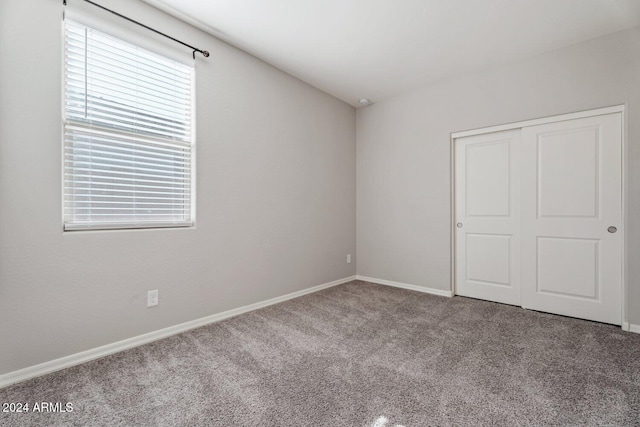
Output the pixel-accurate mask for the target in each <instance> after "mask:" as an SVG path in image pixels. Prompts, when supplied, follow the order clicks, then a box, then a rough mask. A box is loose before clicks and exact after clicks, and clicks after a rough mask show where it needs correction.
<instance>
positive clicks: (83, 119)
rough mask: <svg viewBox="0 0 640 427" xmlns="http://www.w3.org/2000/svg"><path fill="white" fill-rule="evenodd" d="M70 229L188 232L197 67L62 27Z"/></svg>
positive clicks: (66, 198) (81, 29)
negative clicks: (185, 229)
mask: <svg viewBox="0 0 640 427" xmlns="http://www.w3.org/2000/svg"><path fill="white" fill-rule="evenodd" d="M64 58H65V76H64V82H65V90H64V93H65V96H64V112H65V114H64V228H65V230H78V229H106V228H142V227H171V226H188V225H191V224H192V209H191V197H192V195H191V192H192V185H191V183H192V176H191V171H192V168H191V165H192V159H191V156H192V145H193V141H192V109H191V104H192V87H193V85H192V79H193V67H189V66H187V65H184V64H182V63H179V62H176V61H173V60H171V59H168V58H165V57H163V56H160V55H157V54H155V53H153V52H150V51H147V50H145V49H142V48H140V47H137V46H135V45H133V44H130V43H127V42H125V41H122V40H119V39H116V38H114V37H111V36H109V35H107V34H104V33H101V32H99V31H96V30H93V29H91V28H88V27H86V26H84V25H81V24H78V23H75V22H72V21H69V20H67V21H66V22H65V48H64Z"/></svg>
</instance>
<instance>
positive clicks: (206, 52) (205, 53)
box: [202, 50, 209, 58]
mask: <svg viewBox="0 0 640 427" xmlns="http://www.w3.org/2000/svg"><path fill="white" fill-rule="evenodd" d="M202 55H203V56H204V57H205V58H208V57H209V51H206V50H203V51H202Z"/></svg>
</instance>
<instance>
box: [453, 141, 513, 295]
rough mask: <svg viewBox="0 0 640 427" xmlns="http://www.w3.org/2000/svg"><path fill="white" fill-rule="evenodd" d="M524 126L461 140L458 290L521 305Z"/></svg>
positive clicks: (458, 161)
mask: <svg viewBox="0 0 640 427" xmlns="http://www.w3.org/2000/svg"><path fill="white" fill-rule="evenodd" d="M519 140H520V130H515V131H507V132H498V133H492V134H485V135H477V136H470V137H466V138H459V139H456V141H455V162H456V164H455V170H456V175H455V182H456V187H455V193H456V195H455V197H456V213H455V218H456V229H455V230H456V231H455V234H456V236H455V242H456V272H455V274H456V278H455V283H456V290H455V291H456V294H458V295H463V296H467V297H473V298H480V299H486V300H491V301H497V302H502V303H506V304H514V305H520V241H519V236H518V234H519V229H520V223H519V211H520V201H519V193H520V190H519V179H520V178H519V171H518V158H519V150H520V141H519Z"/></svg>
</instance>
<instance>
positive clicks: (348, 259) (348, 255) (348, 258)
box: [347, 254, 351, 264]
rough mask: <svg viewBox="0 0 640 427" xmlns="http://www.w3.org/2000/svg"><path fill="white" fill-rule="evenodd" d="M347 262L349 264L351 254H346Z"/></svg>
mask: <svg viewBox="0 0 640 427" xmlns="http://www.w3.org/2000/svg"><path fill="white" fill-rule="evenodd" d="M347 264H351V254H347Z"/></svg>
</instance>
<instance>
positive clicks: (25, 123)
mask: <svg viewBox="0 0 640 427" xmlns="http://www.w3.org/2000/svg"><path fill="white" fill-rule="evenodd" d="M79 3H80V2H79V0H75V1H74V0H72V1H71V2H70V5H72V6H73V5H78V4H79ZM102 3H103V4H105V5H106V6H110V7H113V8H115V9H117V10H123V11H126V12H127V14H129V15H130V16H132V17H133V18H137V19H140V20H142V21H144V22H145V23H149V24H151V25H154V26H157V27H158V28H162V29H165V30H166V31H167V32H169V33H171V34H172V35H175V36H177V37H179V38H183V39H184V40H186V41H188V42H190V43H193V44H194V45H196V46H199V47H202V48H206V49H208V50H209V51H211V57H210V58H209V59H202V58H199V59H198V60H197V68H196V70H197V71H196V73H197V83H196V84H197V221H196V223H197V225H196V228H194V229H169V230H142V231H108V232H104V231H103V232H73V233H63V232H62V195H61V167H62V162H61V158H62V157H61V146H62V143H61V85H62V75H61V70H62V65H61V58H62V46H61V25H62V22H61V16H62V9H63V7H62V1H60V0H20V1H1V2H0V343H1V344H0V347H1V348H2V350H1V351H0V374H3V373H7V372H10V371H13V370H17V369H19V368H23V367H27V366H31V365H34V364H37V363H40V362H45V361H49V360H52V359H55V358H58V357H61V356H65V355H69V354H73V353H76V352H79V351H82V350H86V349H90V348H94V347H97V346H100V345H104V344H108V343H112V342H114V341H118V340H121V339H124V338H128V337H132V336H136V335H140V334H143V333H146V332H150V331H154V330H157V329H161V328H164V327H168V326H171V325H176V324H179V323H181V322H185V321H189V320H193V319H197V318H200V317H203V316H207V315H211V314H214V313H218V312H222V311H225V310H229V309H232V308H236V307H240V306H243V305H247V304H250V303H254V302H258V301H262V300H265V299H269V298H273V297H276V296H280V295H284V294H287V293H290V292H294V291H297V290H301V289H305V288H308V287H311V286H314V285H318V284H322V283H326V282H329V281H333V280H336V279H341V278H344V277H348V276H350V275H353V274H355V267H354V266H355V264H346V261H345V256H346V254H348V253H351V254H353V255H354V256H355V245H356V237H355V227H356V225H355V200H356V194H355V112H354V109H353V108H352V107H351V106H349V105H347V104H345V103H343V102H341V101H339V100H337V99H335V98H333V97H331V96H329V95H327V94H325V93H323V92H320V91H319V90H317V89H315V88H313V87H311V86H309V85H307V84H305V83H303V82H301V81H299V80H297V79H295V78H293V77H291V76H289V75H287V74H285V73H283V72H281V71H279V70H277V69H275V68H273V67H271V66H269V65H267V64H265V63H264V62H262V61H259V60H257V59H256V58H254V57H252V56H249V55H247V54H245V53H243V52H241V51H239V50H237V49H235V48H232V47H230V46H228V45H226V44H224V43H222V42H220V41H218V40H216V39H214V38H212V37H209V36H207V35H205V34H204V33H202V32H200V31H198V30H195V29H193V28H191V27H189V26H188V25H186V24H183V23H181V22H179V21H177V20H175V19H173V18H171V17H169V16H168V15H165V14H163V13H161V12H159V11H157V10H155V9H153V8H151V7H149V6H147V5H145V4H143V3H140V2H132V1H127V0H110V1H109V0H104V1H103V2H102ZM92 12H93V14H101V13H102V14H103V15H102V16H105V15H104V12H101V11H99V10H98V9H93V10H92ZM107 15H108V14H107ZM142 33H143V34H145V35H147V36H148V34H146V33H144V31H143V32H142ZM167 43H171V42H169V41H167ZM186 54H187V55H190V52H186ZM150 289H159V290H160V305H159V306H158V307H155V308H152V309H147V308H146V293H147V290H150Z"/></svg>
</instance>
